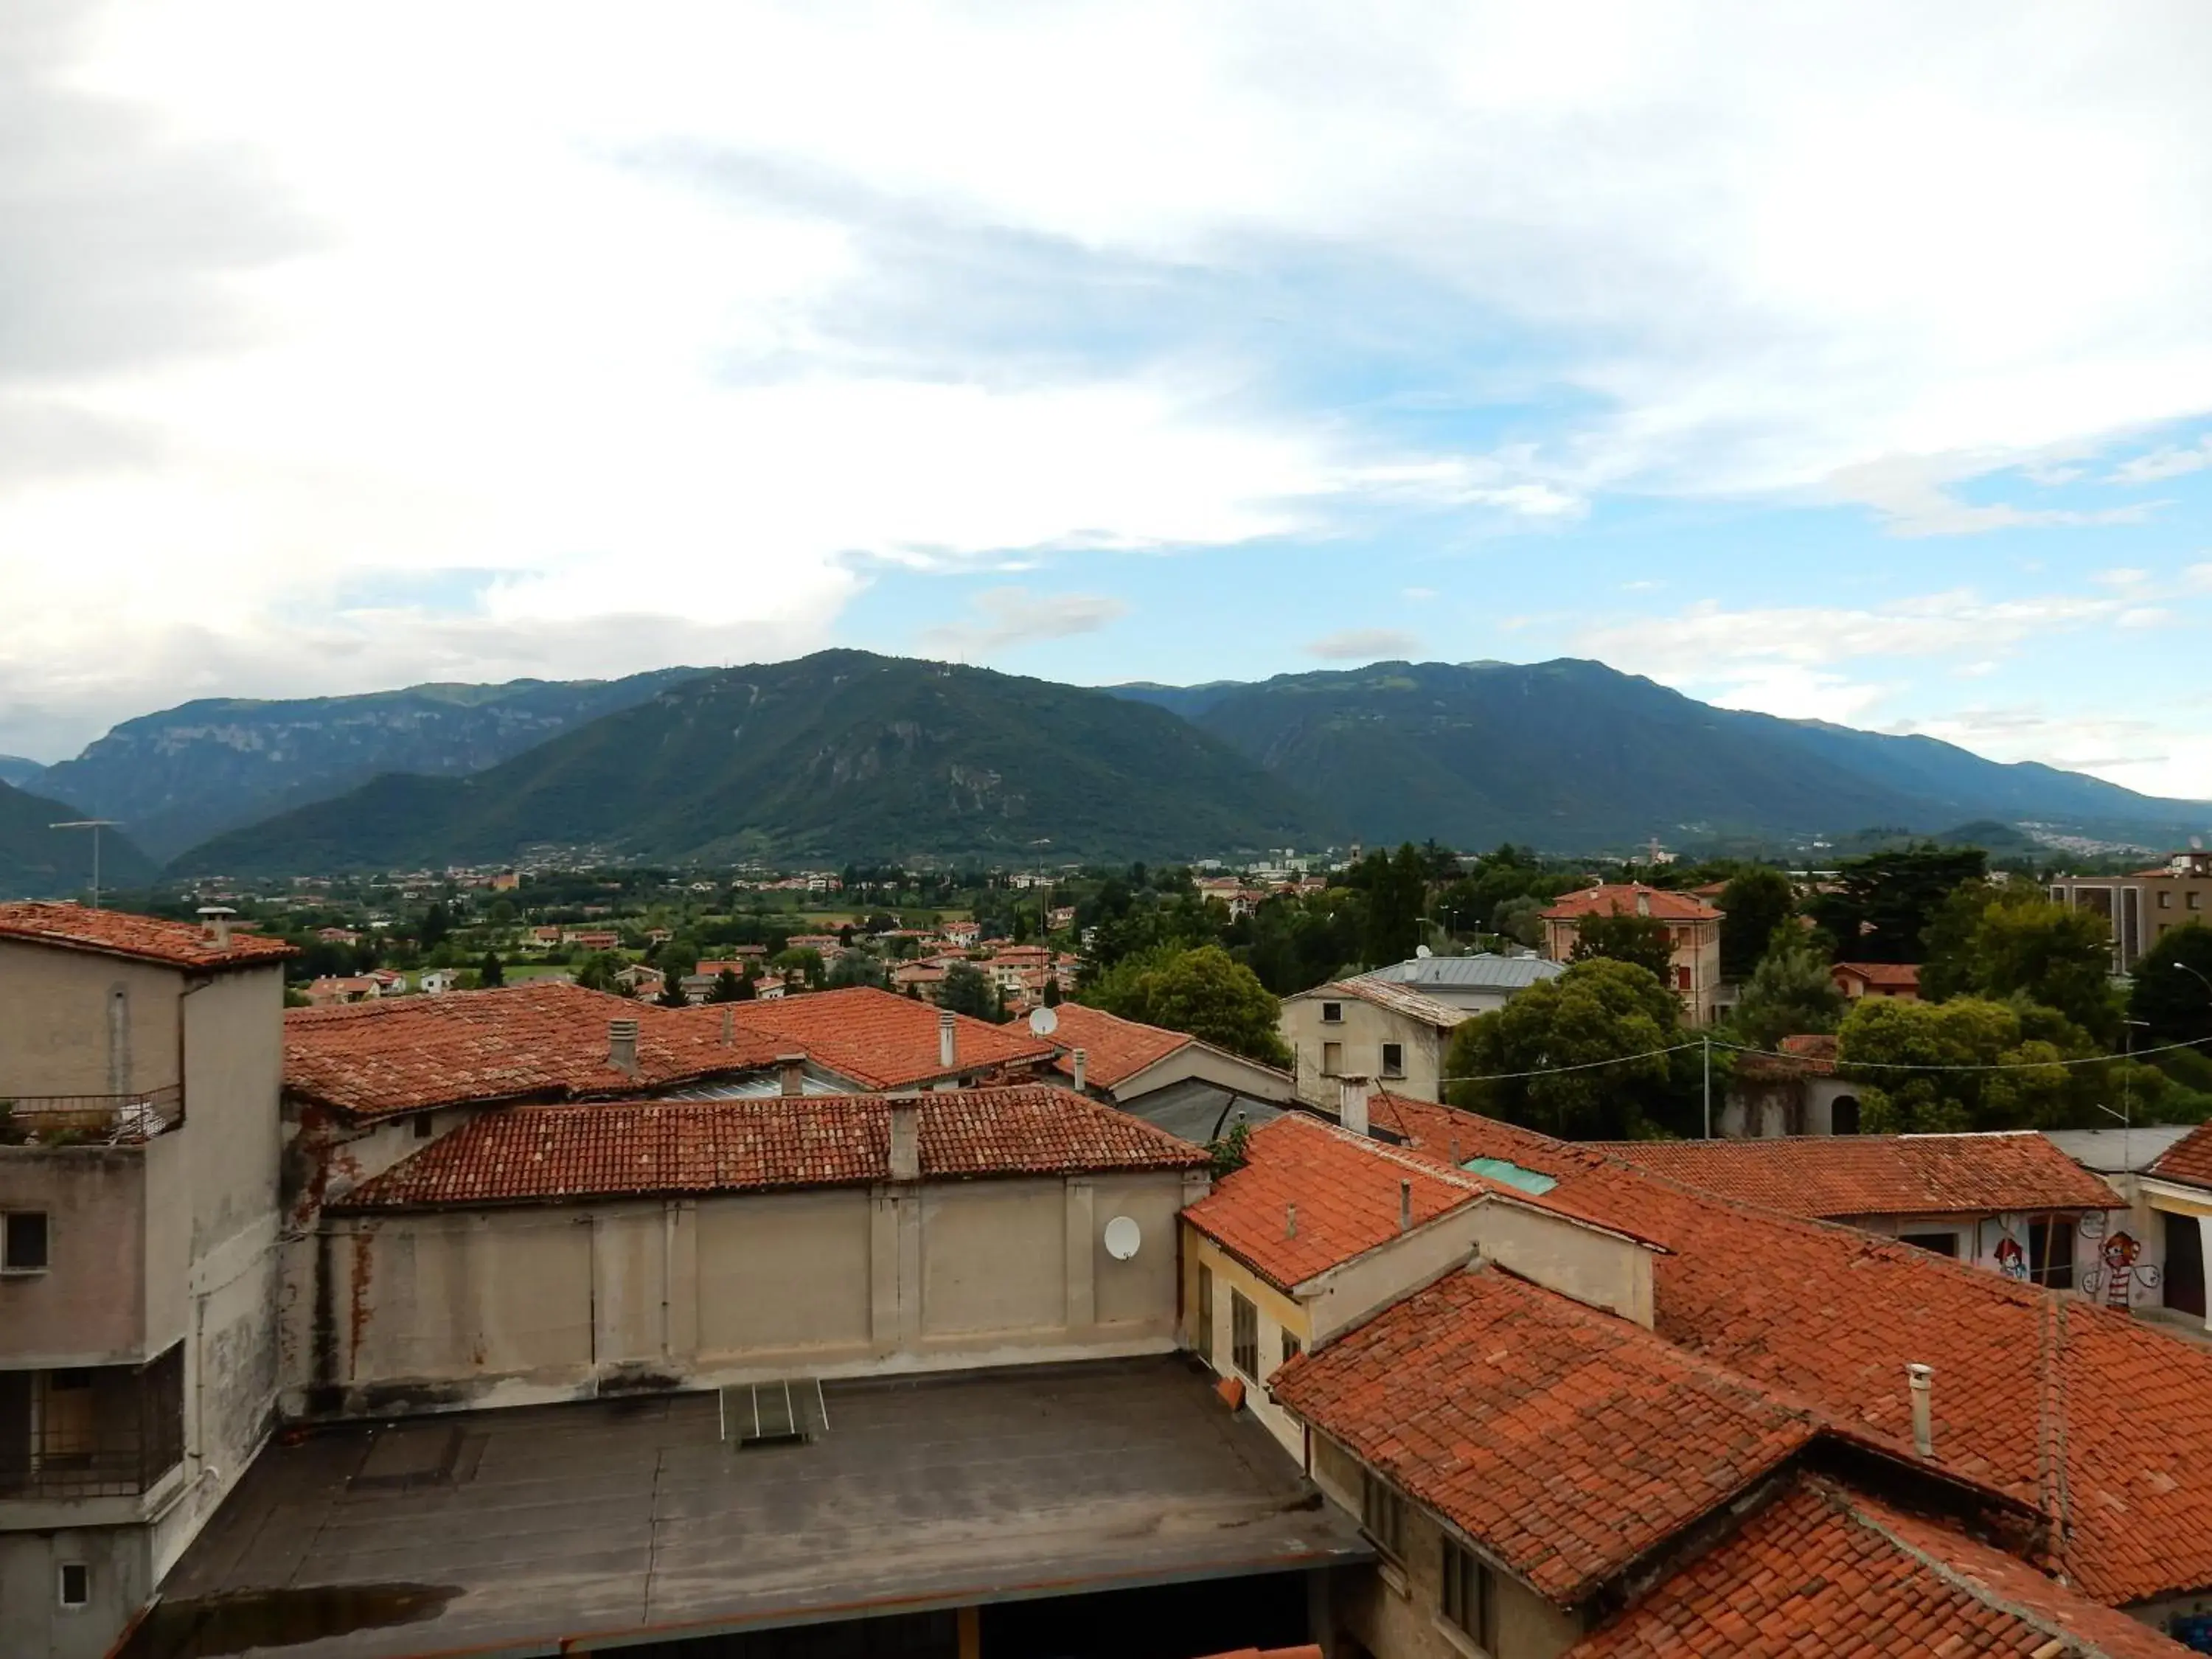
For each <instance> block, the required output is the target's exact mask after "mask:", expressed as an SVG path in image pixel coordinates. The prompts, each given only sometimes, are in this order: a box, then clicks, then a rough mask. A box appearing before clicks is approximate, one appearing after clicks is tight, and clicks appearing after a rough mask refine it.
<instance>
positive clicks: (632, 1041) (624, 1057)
mask: <svg viewBox="0 0 2212 1659" xmlns="http://www.w3.org/2000/svg"><path fill="white" fill-rule="evenodd" d="M607 1064H608V1065H610V1066H613V1067H614V1068H615V1070H617V1072H623V1073H627V1074H628V1075H629V1076H631V1077H635V1076H636V1075H637V1022H636V1021H635V1020H634V1019H611V1020H609V1021H608V1022H607Z"/></svg>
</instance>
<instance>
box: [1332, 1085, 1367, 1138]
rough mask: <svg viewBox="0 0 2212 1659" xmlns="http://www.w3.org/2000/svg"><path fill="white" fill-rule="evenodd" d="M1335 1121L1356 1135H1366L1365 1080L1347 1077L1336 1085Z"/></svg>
mask: <svg viewBox="0 0 2212 1659" xmlns="http://www.w3.org/2000/svg"><path fill="white" fill-rule="evenodd" d="M1336 1090H1337V1096H1336V1101H1337V1104H1336V1121H1338V1122H1339V1123H1340V1124H1342V1125H1343V1126H1344V1127H1346V1128H1347V1129H1349V1130H1351V1131H1352V1133H1354V1134H1356V1135H1364V1134H1365V1133H1367V1079H1365V1078H1364V1077H1348V1078H1345V1079H1341V1080H1340V1081H1339V1083H1338V1084H1337V1085H1336Z"/></svg>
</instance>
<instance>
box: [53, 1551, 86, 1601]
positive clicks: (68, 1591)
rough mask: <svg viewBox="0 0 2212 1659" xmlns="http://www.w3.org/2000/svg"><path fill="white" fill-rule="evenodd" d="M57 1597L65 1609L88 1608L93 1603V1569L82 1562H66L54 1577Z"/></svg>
mask: <svg viewBox="0 0 2212 1659" xmlns="http://www.w3.org/2000/svg"><path fill="white" fill-rule="evenodd" d="M54 1577H55V1580H56V1583H55V1586H54V1590H55V1595H57V1597H58V1599H59V1600H60V1601H61V1604H62V1605H63V1606H64V1607H87V1606H89V1605H90V1604H91V1601H92V1569H91V1568H90V1567H88V1566H87V1565H85V1564H84V1563H83V1562H82V1561H64V1562H63V1563H62V1565H61V1571H59V1572H58V1573H56V1574H55V1575H54Z"/></svg>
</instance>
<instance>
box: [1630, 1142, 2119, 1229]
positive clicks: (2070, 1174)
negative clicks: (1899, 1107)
mask: <svg viewBox="0 0 2212 1659" xmlns="http://www.w3.org/2000/svg"><path fill="white" fill-rule="evenodd" d="M1606 1150H1607V1151H1608V1152H1613V1153H1615V1154H1617V1155H1618V1156H1620V1157H1621V1158H1626V1159H1627V1160H1628V1161H1629V1162H1630V1163H1632V1164H1642V1165H1643V1166H1644V1168H1645V1169H1647V1170H1659V1171H1661V1172H1662V1174H1666V1175H1670V1176H1674V1177H1675V1179H1677V1180H1679V1181H1686V1182H1689V1183H1690V1185H1692V1187H1702V1188H1705V1190H1706V1191H1707V1192H1713V1193H1720V1194H1723V1195H1725V1196H1727V1197H1729V1198H1741V1199H1743V1200H1747V1201H1748V1202H1750V1203H1753V1204H1764V1205H1765V1206H1767V1207H1768V1208H1769V1209H1774V1210H1782V1211H1785V1212H1788V1213H1790V1214H1791V1215H1802V1216H1811V1217H1814V1218H1818V1219H1820V1220H1828V1221H1838V1220H1844V1219H1846V1218H1850V1217H1852V1216H1874V1215H2006V1214H2019V1213H2021V1212H2029V1211H2057V1210H2112V1209H2120V1208H2124V1202H2123V1200H2121V1198H2120V1196H2119V1195H2118V1194H2117V1193H2115V1192H2114V1191H2113V1190H2112V1188H2111V1187H2109V1186H2107V1185H2106V1183H2105V1182H2102V1181H2100V1180H2099V1179H2098V1178H2097V1177H2096V1176H2093V1175H2092V1174H2090V1173H2089V1171H2088V1170H2085V1169H2083V1168H2082V1167H2081V1165H2080V1164H2076V1163H2075V1161H2074V1160H2073V1159H2072V1158H2069V1157H2067V1156H2066V1154H2065V1153H2063V1152H2060V1151H2059V1150H2058V1148H2057V1147H2056V1146H2052V1145H2051V1142H2050V1141H2049V1140H2047V1139H2045V1138H2044V1137H2043V1136H2041V1135H2039V1134H2037V1133H2034V1131H2033V1130H2027V1129H2023V1130H2019V1131H2016V1132H2014V1133H2006V1134H1961V1135H1834V1136H1826V1135H1823V1136H1812V1135H1807V1136H1797V1137H1793V1138H1791V1139H1778V1140H1624V1141H1616V1142H1613V1143H1611V1144H1609V1145H1607V1146H1606Z"/></svg>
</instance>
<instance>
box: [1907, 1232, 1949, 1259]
mask: <svg viewBox="0 0 2212 1659" xmlns="http://www.w3.org/2000/svg"><path fill="white" fill-rule="evenodd" d="M1898 1237H1899V1239H1900V1240H1902V1241H1903V1242H1904V1243H1907V1244H1910V1245H1911V1246H1912V1247H1913V1248H1914V1249H1920V1250H1926V1251H1927V1252H1929V1254H1930V1255H1958V1254H1959V1235H1958V1234H1956V1233H1899V1235H1898Z"/></svg>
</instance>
